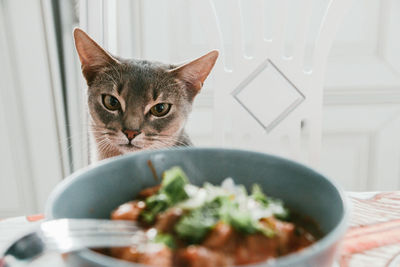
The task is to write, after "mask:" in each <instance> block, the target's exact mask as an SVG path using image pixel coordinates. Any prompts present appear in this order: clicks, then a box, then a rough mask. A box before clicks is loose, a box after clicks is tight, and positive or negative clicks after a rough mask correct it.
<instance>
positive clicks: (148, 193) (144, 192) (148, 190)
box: [138, 184, 161, 199]
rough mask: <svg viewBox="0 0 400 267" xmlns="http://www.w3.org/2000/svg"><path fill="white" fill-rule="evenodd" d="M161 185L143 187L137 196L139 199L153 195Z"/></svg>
mask: <svg viewBox="0 0 400 267" xmlns="http://www.w3.org/2000/svg"><path fill="white" fill-rule="evenodd" d="M160 187H161V185H160V184H159V185H156V186H153V187H148V188H145V189H143V190H142V191H140V192H139V195H138V198H140V199H146V198H148V197H151V196H152V195H154V194H155V193H157V192H158V190H160Z"/></svg>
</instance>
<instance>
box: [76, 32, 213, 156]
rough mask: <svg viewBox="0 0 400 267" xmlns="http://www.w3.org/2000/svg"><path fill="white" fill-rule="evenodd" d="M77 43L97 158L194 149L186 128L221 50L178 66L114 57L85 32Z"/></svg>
mask: <svg viewBox="0 0 400 267" xmlns="http://www.w3.org/2000/svg"><path fill="white" fill-rule="evenodd" d="M74 38H75V46H76V50H77V51H78V55H79V59H80V61H81V64H82V73H83V76H84V77H85V79H86V82H87V85H88V91H87V95H88V107H89V113H90V121H91V127H92V132H93V136H94V140H95V143H96V147H97V153H98V159H105V158H109V157H113V156H117V155H121V154H126V153H129V152H134V151H140V150H146V149H158V148H164V147H172V146H189V145H191V141H190V139H189V137H188V136H187V134H186V133H185V130H184V126H185V124H186V120H187V117H188V115H189V113H190V111H191V109H192V103H193V99H194V98H195V96H196V95H197V94H198V93H199V91H200V89H201V87H202V85H203V82H204V80H205V79H206V78H207V76H208V74H209V73H210V71H211V69H212V68H213V66H214V64H215V61H216V60H217V57H218V52H217V51H211V52H209V53H208V54H206V55H204V56H202V57H200V58H198V59H196V60H194V61H191V62H189V63H187V64H184V65H181V66H175V65H170V64H162V63H158V62H150V61H145V60H127V59H121V58H119V57H115V56H112V55H110V54H109V53H108V52H106V51H105V50H104V49H103V48H101V47H100V46H99V45H98V44H97V43H96V42H95V41H94V40H93V39H91V38H90V37H89V36H88V35H87V34H86V33H85V32H84V31H82V30H81V29H75V30H74Z"/></svg>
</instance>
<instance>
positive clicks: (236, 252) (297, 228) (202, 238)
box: [108, 167, 318, 267]
mask: <svg viewBox="0 0 400 267" xmlns="http://www.w3.org/2000/svg"><path fill="white" fill-rule="evenodd" d="M111 218H112V219H114V220H131V221H135V222H137V223H138V224H139V225H140V226H141V227H142V228H143V230H145V231H146V233H147V236H148V237H149V239H150V242H149V243H147V244H143V245H141V246H137V245H133V246H132V247H126V248H112V249H110V250H109V252H108V253H109V255H110V256H112V257H116V258H119V259H123V260H127V261H131V262H135V263H140V264H146V265H151V266H162V267H164V266H165V267H169V266H178V267H181V266H193V267H194V266H202V267H214V266H232V265H242V264H250V263H258V262H261V261H265V260H268V259H273V258H277V257H280V256H283V255H287V254H289V253H292V252H296V251H299V250H301V249H303V248H305V247H307V246H309V245H311V244H313V243H314V242H315V241H316V240H317V239H318V234H316V232H317V231H314V232H313V231H311V230H309V229H310V227H309V226H310V223H308V227H306V226H305V225H302V224H301V220H297V221H295V220H293V219H294V218H295V216H293V215H292V213H291V212H290V211H289V210H288V208H287V207H285V205H284V203H283V202H282V201H280V200H278V199H274V198H270V197H267V196H266V195H265V194H264V193H263V191H262V189H261V187H260V186H258V185H257V184H254V185H253V187H252V189H251V192H250V193H248V192H247V190H246V188H245V187H244V186H242V185H236V184H235V183H234V181H233V179H232V178H226V179H225V180H224V181H223V182H222V183H221V185H220V186H216V185H212V184H210V183H205V184H204V185H203V186H202V187H198V186H195V185H193V184H191V183H190V182H189V179H188V178H187V176H186V174H185V173H184V172H183V171H182V170H181V169H180V168H179V167H173V168H171V169H169V170H167V171H165V172H164V173H163V180H162V182H161V184H160V185H159V186H156V187H150V188H146V189H144V190H142V191H141V192H140V193H139V195H138V198H137V199H136V200H133V201H131V202H128V203H125V204H122V205H121V206H119V207H118V208H117V209H116V210H114V211H113V212H112V214H111ZM314 229H316V227H315V226H314Z"/></svg>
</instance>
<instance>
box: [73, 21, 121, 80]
mask: <svg viewBox="0 0 400 267" xmlns="http://www.w3.org/2000/svg"><path fill="white" fill-rule="evenodd" d="M74 40H75V47H76V51H77V52H78V55H79V60H80V61H81V64H82V73H83V75H84V76H85V78H86V80H87V82H88V84H89V83H90V82H91V81H92V80H93V78H94V76H95V75H96V74H97V73H98V72H99V71H100V70H101V69H102V68H103V67H105V66H108V65H110V64H116V63H117V62H118V61H117V60H116V59H115V58H113V57H112V56H111V55H110V54H108V53H107V52H106V51H105V50H104V49H103V48H101V46H100V45H98V44H97V43H96V42H95V41H94V40H93V39H92V38H90V37H89V35H87V33H85V32H84V31H82V30H81V29H79V28H75V29H74Z"/></svg>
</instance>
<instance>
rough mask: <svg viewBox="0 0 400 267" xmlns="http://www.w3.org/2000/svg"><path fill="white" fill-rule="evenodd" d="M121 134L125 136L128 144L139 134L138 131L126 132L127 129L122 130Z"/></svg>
mask: <svg viewBox="0 0 400 267" xmlns="http://www.w3.org/2000/svg"><path fill="white" fill-rule="evenodd" d="M122 132H123V133H124V134H125V135H126V138H128V140H129V142H130V141H131V140H132V139H133V138H135V137H136V136H138V135H139V134H140V132H139V131H136V130H128V129H126V130H123V131H122Z"/></svg>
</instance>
